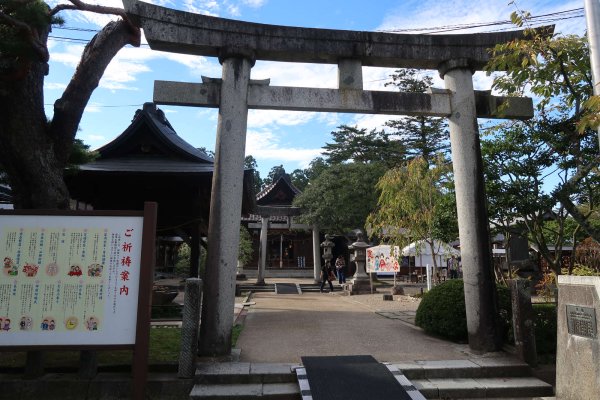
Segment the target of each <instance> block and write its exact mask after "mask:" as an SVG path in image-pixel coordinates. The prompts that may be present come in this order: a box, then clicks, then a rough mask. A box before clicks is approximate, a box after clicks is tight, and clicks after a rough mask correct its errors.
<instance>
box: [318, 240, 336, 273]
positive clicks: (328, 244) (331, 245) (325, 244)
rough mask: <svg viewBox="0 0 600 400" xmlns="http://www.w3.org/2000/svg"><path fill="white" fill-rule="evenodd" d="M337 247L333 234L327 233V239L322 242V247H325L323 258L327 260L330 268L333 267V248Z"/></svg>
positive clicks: (326, 263) (326, 262)
mask: <svg viewBox="0 0 600 400" xmlns="http://www.w3.org/2000/svg"><path fill="white" fill-rule="evenodd" d="M334 247H335V243H333V241H332V240H331V235H329V234H327V235H325V241H324V242H323V243H321V248H322V249H323V260H325V265H326V266H327V268H328V269H329V268H330V267H331V259H332V258H333V253H332V252H331V250H333V248H334Z"/></svg>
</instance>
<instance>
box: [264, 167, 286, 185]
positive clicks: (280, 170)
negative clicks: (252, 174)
mask: <svg viewBox="0 0 600 400" xmlns="http://www.w3.org/2000/svg"><path fill="white" fill-rule="evenodd" d="M284 175H287V173H286V172H285V168H284V167H283V165H275V166H273V167H271V170H270V171H269V173H268V174H267V177H266V178H265V179H263V181H262V187H263V189H264V188H265V186H267V185H271V184H273V183H275V182H277V179H279V178H281V177H282V176H284Z"/></svg>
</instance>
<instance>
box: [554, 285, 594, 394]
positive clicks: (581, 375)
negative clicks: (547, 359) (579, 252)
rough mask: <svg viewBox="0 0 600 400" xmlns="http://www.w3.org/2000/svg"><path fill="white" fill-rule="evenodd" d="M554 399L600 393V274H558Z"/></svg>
mask: <svg viewBox="0 0 600 400" xmlns="http://www.w3.org/2000/svg"><path fill="white" fill-rule="evenodd" d="M557 314H558V324H557V332H558V336H557V340H556V398H557V399H561V400H583V399H596V398H598V393H600V340H599V337H598V319H599V317H600V315H599V314H600V277H598V276H566V275H559V276H558V309H557Z"/></svg>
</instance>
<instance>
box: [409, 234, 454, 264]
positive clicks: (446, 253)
mask: <svg viewBox="0 0 600 400" xmlns="http://www.w3.org/2000/svg"><path fill="white" fill-rule="evenodd" d="M433 248H434V253H435V257H436V261H437V266H438V267H445V266H446V260H447V259H448V258H450V257H452V256H457V257H458V256H460V251H458V250H456V249H455V248H453V247H452V246H450V245H449V244H448V243H444V242H442V241H441V240H437V239H434V240H433ZM402 255H403V256H409V257H415V267H425V266H426V265H428V264H429V265H432V266H433V265H434V264H433V254H432V252H431V246H430V245H429V243H427V241H425V240H418V241H416V242H413V243H411V244H409V245H408V246H406V247H404V248H403V249H402Z"/></svg>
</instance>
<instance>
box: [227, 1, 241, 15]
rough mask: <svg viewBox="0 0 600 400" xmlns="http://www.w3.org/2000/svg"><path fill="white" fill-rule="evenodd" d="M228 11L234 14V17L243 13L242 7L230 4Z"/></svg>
mask: <svg viewBox="0 0 600 400" xmlns="http://www.w3.org/2000/svg"><path fill="white" fill-rule="evenodd" d="M227 12H228V13H229V14H230V15H231V16H232V17H239V16H241V15H242V12H241V11H240V8H239V7H238V6H236V5H233V4H230V5H229V6H228V7H227Z"/></svg>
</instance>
